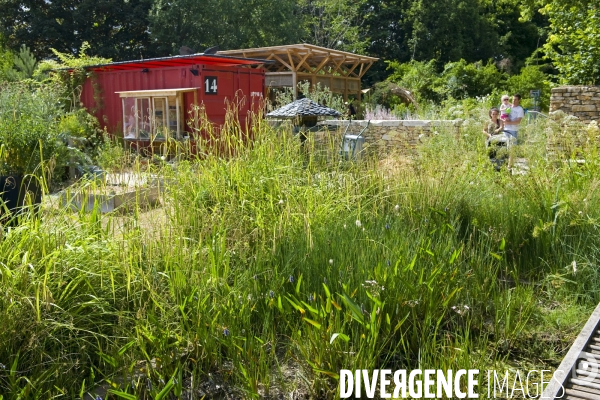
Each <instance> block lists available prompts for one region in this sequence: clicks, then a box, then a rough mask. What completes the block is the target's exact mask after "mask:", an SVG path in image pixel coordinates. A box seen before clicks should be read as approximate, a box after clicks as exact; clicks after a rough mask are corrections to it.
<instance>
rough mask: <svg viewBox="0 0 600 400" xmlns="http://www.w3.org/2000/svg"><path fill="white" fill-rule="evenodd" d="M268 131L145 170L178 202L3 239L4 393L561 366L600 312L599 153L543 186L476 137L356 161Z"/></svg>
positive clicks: (439, 140)
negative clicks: (229, 148)
mask: <svg viewBox="0 0 600 400" xmlns="http://www.w3.org/2000/svg"><path fill="white" fill-rule="evenodd" d="M479 111H480V112H482V113H484V112H485V110H481V109H480V110H479ZM256 122H257V125H255V126H253V129H254V132H255V133H256V134H255V138H256V140H255V141H254V142H253V143H252V145H251V146H246V145H244V144H243V143H242V142H236V141H235V140H234V142H235V143H238V145H237V146H238V147H237V149H236V152H235V154H236V155H235V157H231V158H228V159H225V158H223V157H219V156H217V155H210V154H208V155H206V156H204V157H201V158H198V159H196V160H193V161H180V162H179V163H177V165H167V166H164V168H161V169H159V170H148V171H145V170H139V169H135V170H134V171H133V172H134V173H135V174H138V175H137V176H139V177H140V179H141V178H144V177H149V176H151V175H154V176H156V175H158V176H159V178H160V180H161V181H162V182H164V184H165V186H166V190H165V191H164V196H165V197H164V200H165V203H166V204H168V206H166V207H164V208H160V209H157V210H150V211H147V210H144V209H143V208H142V207H141V204H135V205H134V206H133V210H132V211H133V212H132V213H131V214H127V215H123V214H119V213H109V214H102V213H101V212H100V207H101V205H100V204H96V205H95V206H94V208H93V209H92V210H89V211H90V212H81V213H74V212H73V211H72V210H71V209H70V208H68V207H67V206H65V207H64V208H60V207H55V208H48V209H45V210H44V211H43V213H42V215H41V216H39V217H38V216H32V217H31V218H30V219H24V220H23V221H22V225H21V228H20V229H11V230H8V231H5V233H4V234H3V235H2V236H1V237H0V254H2V255H3V262H2V263H0V271H1V272H2V279H0V291H1V292H2V293H3V294H4V295H3V296H1V297H0V310H5V312H3V313H2V315H1V316H0V318H1V320H0V322H1V323H2V326H3V329H1V330H0V343H2V346H0V360H1V362H2V367H0V391H1V392H2V393H3V395H5V396H8V397H10V398H13V397H15V398H16V397H18V396H19V395H20V396H21V397H23V398H51V397H53V396H57V395H61V396H65V397H69V398H71V397H77V398H83V397H84V396H89V397H91V398H95V397H96V395H98V394H100V393H99V391H100V390H105V389H106V388H107V387H108V388H110V389H109V390H110V392H111V393H112V395H114V396H119V397H120V398H168V397H169V396H171V395H172V397H179V398H189V397H193V396H195V395H197V393H199V392H200V390H203V391H206V390H207V387H209V386H211V382H216V384H218V385H219V386H220V387H223V386H224V387H225V388H224V389H221V390H220V392H221V393H225V392H226V393H228V395H231V397H235V398H256V397H259V396H261V395H263V394H264V393H266V392H268V393H271V394H272V393H279V394H282V395H283V396H284V397H289V396H287V394H288V393H292V392H294V393H296V394H303V395H305V396H304V397H307V398H308V397H311V396H312V397H313V398H319V399H333V398H337V397H338V396H337V394H336V388H337V386H338V381H337V379H338V376H337V374H338V373H339V370H340V369H341V368H347V369H351V370H352V369H362V368H377V367H382V366H385V367H386V368H389V369H416V368H422V369H426V368H427V369H442V370H447V369H452V370H457V369H468V368H477V369H480V370H486V369H499V370H505V369H518V368H519V367H521V368H523V365H527V366H528V367H529V368H531V369H537V370H540V369H552V368H555V367H556V365H558V363H559V360H560V359H561V358H562V356H563V355H564V353H565V352H566V350H567V348H568V347H569V345H570V343H571V341H572V340H573V338H574V337H575V336H576V335H577V333H578V330H579V328H580V327H581V324H582V323H584V322H585V319H586V317H587V315H589V312H590V311H591V310H592V309H593V308H594V307H595V306H596V304H597V303H598V301H599V300H600V297H599V292H598V290H597V288H598V284H599V283H600V274H599V273H598V270H597V268H596V266H597V264H598V260H599V259H600V246H599V239H598V235H597V234H596V233H597V231H598V228H599V226H598V220H599V218H600V204H599V201H600V200H598V196H597V188H598V178H597V177H598V172H599V171H600V163H598V161H597V157H595V156H594V155H593V153H585V149H583V151H584V153H582V154H583V156H585V157H586V161H588V162H586V163H585V164H584V165H582V166H579V167H575V168H573V167H570V166H569V164H566V163H563V162H560V160H559V162H557V163H553V162H551V160H549V159H548V158H546V157H545V154H541V153H540V152H539V151H538V150H539V148H540V147H543V146H540V145H539V143H540V142H538V145H536V146H531V145H527V144H526V145H524V146H523V152H524V154H525V155H526V156H527V157H528V159H529V160H530V164H529V167H530V168H529V172H528V173H527V174H526V175H510V174H507V173H506V171H502V172H500V173H497V172H495V171H494V169H493V168H491V166H490V165H489V160H488V159H487V157H485V156H484V154H485V149H484V148H483V143H482V138H481V126H480V125H475V124H473V125H468V126H465V127H463V128H462V129H461V137H460V138H457V137H456V135H455V132H454V131H453V130H450V131H448V130H444V129H442V128H440V130H439V131H438V132H437V134H436V135H432V136H430V137H426V138H423V141H422V144H420V145H419V146H418V147H417V148H416V149H415V153H414V156H410V157H408V156H407V157H408V158H407V160H406V162H401V159H400V158H392V157H391V158H387V159H384V160H377V162H371V161H370V160H368V159H367V160H363V161H362V162H360V163H355V164H347V163H344V162H341V160H340V159H339V158H337V157H338V156H337V154H338V148H337V146H336V147H331V148H328V149H327V151H328V156H327V157H320V156H319V155H318V153H315V152H312V151H311V152H304V151H301V149H300V144H299V143H298V141H297V140H292V139H291V132H289V131H274V130H272V129H271V128H270V127H269V126H268V125H267V124H265V123H263V122H262V121H256ZM524 129H525V130H526V132H524V134H525V135H527V136H528V138H529V139H530V140H533V141H534V142H535V141H536V140H544V139H545V138H546V136H547V135H552V134H553V133H556V132H559V131H560V125H559V123H558V121H557V122H556V123H555V122H550V121H549V122H548V123H547V124H543V125H532V126H527V127H526V128H524ZM222 134H223V135H225V136H227V135H228V134H232V133H231V132H230V133H228V132H223V133H222ZM233 136H234V137H235V136H236V135H235V134H233ZM311 145H312V144H311V141H310V140H309V141H307V142H306V143H305V146H311ZM536 147H537V148H538V150H536ZM590 151H592V149H591V148H590ZM138 168H139V166H138ZM81 185H82V186H81V187H79V188H73V189H72V190H74V191H77V190H81V191H86V190H103V191H107V190H111V189H114V188H113V187H106V186H94V183H93V182H82V184H81ZM142 193H143V192H142V191H141V189H140V191H139V192H138V193H137V194H138V196H136V197H137V198H142V197H143V195H142ZM38 218H42V220H43V221H44V223H39V222H40V219H38ZM549 332H551V333H552V335H549ZM540 337H545V338H546V339H545V340H539V338H540ZM40 360H45V361H44V362H42V363H40ZM215 386H216V385H215ZM479 388H480V389H481V393H480V395H481V396H483V397H485V393H486V385H485V384H481V385H479ZM103 393H104V392H103ZM232 393H233V394H232ZM217 395H218V393H217V394H215V396H214V397H216V396H217Z"/></svg>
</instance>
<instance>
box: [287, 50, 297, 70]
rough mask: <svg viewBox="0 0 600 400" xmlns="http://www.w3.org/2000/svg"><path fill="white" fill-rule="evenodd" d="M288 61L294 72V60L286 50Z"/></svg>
mask: <svg viewBox="0 0 600 400" xmlns="http://www.w3.org/2000/svg"><path fill="white" fill-rule="evenodd" d="M287 55H288V60H289V61H290V65H291V66H292V71H295V70H296V66H295V65H294V59H293V58H292V53H291V52H290V49H287Z"/></svg>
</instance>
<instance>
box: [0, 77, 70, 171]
mask: <svg viewBox="0 0 600 400" xmlns="http://www.w3.org/2000/svg"><path fill="white" fill-rule="evenodd" d="M59 100H60V88H58V87H56V86H55V85H36V86H34V87H33V88H32V87H31V86H30V85H29V84H22V83H18V82H16V83H4V84H3V86H2V87H1V88H0V147H1V148H2V158H1V159H0V174H2V175H8V174H16V175H24V174H35V175H37V176H41V175H42V174H43V172H46V173H49V174H51V173H52V165H54V166H60V165H64V163H65V162H66V160H65V159H64V158H63V157H61V156H63V155H64V150H65V146H64V144H63V142H62V141H61V140H60V138H59V131H58V121H59V119H60V117H61V115H63V109H62V107H61V106H60V101H59ZM45 168H48V169H47V170H44V169H45Z"/></svg>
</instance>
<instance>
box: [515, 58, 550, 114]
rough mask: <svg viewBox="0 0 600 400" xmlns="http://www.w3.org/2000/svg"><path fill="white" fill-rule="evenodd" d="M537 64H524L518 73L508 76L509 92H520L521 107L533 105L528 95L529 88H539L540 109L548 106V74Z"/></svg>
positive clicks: (546, 108)
mask: <svg viewBox="0 0 600 400" xmlns="http://www.w3.org/2000/svg"><path fill="white" fill-rule="evenodd" d="M542 68H543V67H540V66H538V65H526V66H525V67H523V68H521V71H520V73H519V74H518V75H513V76H511V77H510V78H508V81H507V86H508V92H509V93H510V94H515V93H520V94H521V96H523V101H522V104H521V105H522V106H523V108H531V107H533V99H532V98H530V97H529V91H530V90H540V91H541V97H540V104H538V106H539V107H541V109H542V110H548V107H550V89H551V84H550V76H549V75H548V74H546V73H544V72H543V71H542Z"/></svg>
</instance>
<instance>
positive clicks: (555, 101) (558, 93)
mask: <svg viewBox="0 0 600 400" xmlns="http://www.w3.org/2000/svg"><path fill="white" fill-rule="evenodd" d="M554 111H562V112H564V113H566V114H570V115H574V116H576V117H577V118H579V120H580V121H581V122H584V123H589V122H591V121H597V120H599V119H600V86H561V87H557V88H554V89H552V94H551V95H550V112H554Z"/></svg>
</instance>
